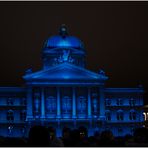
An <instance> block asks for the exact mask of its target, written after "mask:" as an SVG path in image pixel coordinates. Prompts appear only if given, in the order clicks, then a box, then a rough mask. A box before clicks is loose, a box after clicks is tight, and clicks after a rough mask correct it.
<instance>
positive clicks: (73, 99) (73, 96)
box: [72, 87, 76, 118]
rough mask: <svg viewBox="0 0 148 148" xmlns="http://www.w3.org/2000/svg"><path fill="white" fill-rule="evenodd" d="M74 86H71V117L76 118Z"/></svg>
mask: <svg viewBox="0 0 148 148" xmlns="http://www.w3.org/2000/svg"><path fill="white" fill-rule="evenodd" d="M75 89H76V88H75V87H72V118H76V91H75Z"/></svg>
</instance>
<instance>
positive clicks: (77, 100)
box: [0, 25, 144, 137]
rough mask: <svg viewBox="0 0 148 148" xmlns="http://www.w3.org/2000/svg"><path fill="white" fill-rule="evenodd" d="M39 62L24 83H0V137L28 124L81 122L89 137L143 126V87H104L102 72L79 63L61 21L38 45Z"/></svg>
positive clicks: (75, 44) (76, 43)
mask: <svg viewBox="0 0 148 148" xmlns="http://www.w3.org/2000/svg"><path fill="white" fill-rule="evenodd" d="M42 61H43V66H42V68H41V69H40V70H39V71H37V72H32V70H31V69H28V70H27V71H26V73H25V75H24V76H23V78H24V81H25V85H24V86H25V87H0V136H10V137H22V136H27V135H28V131H29V129H30V128H31V127H32V126H33V125H44V126H47V127H48V126H52V127H54V128H55V129H56V132H57V136H61V134H62V129H63V127H65V126H66V127H70V128H71V129H75V128H78V127H80V126H84V127H86V128H87V130H88V135H89V136H91V135H93V134H94V132H95V131H99V132H101V131H103V130H106V129H110V130H111V131H112V132H113V134H114V135H115V136H124V135H126V134H132V133H133V130H134V129H135V128H137V127H142V126H143V121H144V117H143V110H142V107H143V93H144V91H143V88H142V87H140V86H138V87H136V88H106V87H105V83H106V82H107V80H108V77H107V76H106V74H105V72H104V71H103V70H99V72H98V73H95V72H92V71H90V70H88V69H86V68H85V65H86V50H85V48H84V45H83V43H82V41H81V40H79V39H78V38H77V37H74V36H71V35H69V34H68V32H67V28H66V26H65V25H62V26H61V27H60V29H59V33H58V35H54V36H51V37H49V38H48V39H47V40H46V41H45V43H44V46H43V49H42Z"/></svg>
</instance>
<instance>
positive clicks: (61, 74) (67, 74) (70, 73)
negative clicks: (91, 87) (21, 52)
mask: <svg viewBox="0 0 148 148" xmlns="http://www.w3.org/2000/svg"><path fill="white" fill-rule="evenodd" d="M23 78H24V79H26V80H31V79H32V80H53V79H55V80H59V79H60V80H65V79H66V80H67V79H69V80H89V79H93V80H106V79H107V77H106V76H105V75H101V74H97V73H94V72H91V71H89V70H87V69H84V68H82V67H78V66H75V65H72V64H69V63H62V64H59V65H57V66H54V67H51V68H49V69H46V70H41V71H38V72H35V73H31V74H27V75H25V76H24V77H23Z"/></svg>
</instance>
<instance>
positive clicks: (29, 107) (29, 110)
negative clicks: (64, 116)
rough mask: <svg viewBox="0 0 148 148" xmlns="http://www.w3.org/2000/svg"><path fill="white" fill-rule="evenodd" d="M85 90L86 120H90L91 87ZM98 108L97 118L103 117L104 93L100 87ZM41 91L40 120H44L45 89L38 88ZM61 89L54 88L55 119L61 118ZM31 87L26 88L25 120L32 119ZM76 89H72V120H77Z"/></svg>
mask: <svg viewBox="0 0 148 148" xmlns="http://www.w3.org/2000/svg"><path fill="white" fill-rule="evenodd" d="M86 88H87V92H86V93H87V118H89V119H90V118H92V99H91V87H86ZM98 89H99V90H98V94H99V96H98V101H99V103H98V106H97V107H98V108H99V117H100V118H102V117H104V110H105V106H104V93H103V89H102V88H101V87H99V88H98ZM40 90H41V103H40V104H41V107H40V109H41V110H40V118H45V87H40ZM61 91H62V89H61V87H56V92H57V100H56V101H57V102H56V103H57V115H56V118H59V119H60V118H61V101H60V99H61V96H60V94H61ZM32 96H33V95H32V87H28V91H27V118H33V97H32ZM76 108H77V107H76V87H72V118H73V119H76V118H77V112H76Z"/></svg>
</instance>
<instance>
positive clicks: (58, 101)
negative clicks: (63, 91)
mask: <svg viewBox="0 0 148 148" xmlns="http://www.w3.org/2000/svg"><path fill="white" fill-rule="evenodd" d="M60 117H61V103H60V88H59V87H57V118H60Z"/></svg>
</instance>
